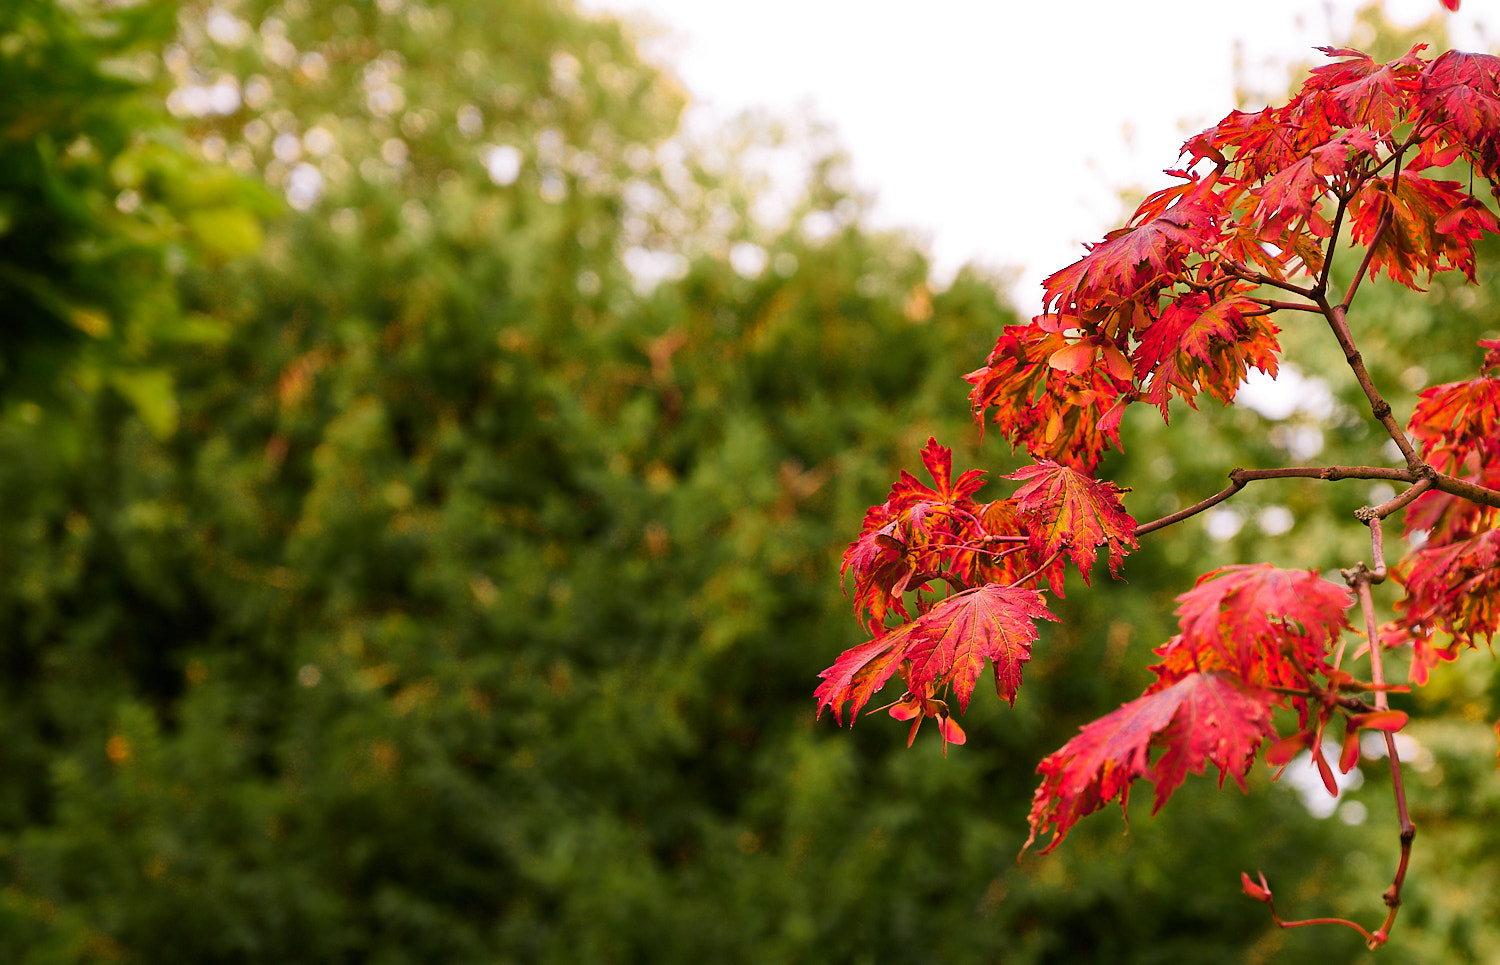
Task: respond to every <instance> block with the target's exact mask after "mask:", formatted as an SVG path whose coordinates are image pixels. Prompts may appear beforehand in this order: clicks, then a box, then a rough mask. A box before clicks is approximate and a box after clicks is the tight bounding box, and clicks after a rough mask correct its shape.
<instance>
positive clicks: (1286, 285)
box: [1224, 258, 1318, 301]
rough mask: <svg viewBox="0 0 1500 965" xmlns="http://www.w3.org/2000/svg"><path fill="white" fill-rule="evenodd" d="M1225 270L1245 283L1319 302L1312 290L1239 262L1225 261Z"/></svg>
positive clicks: (1226, 259)
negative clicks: (1249, 282) (1250, 282)
mask: <svg viewBox="0 0 1500 965" xmlns="http://www.w3.org/2000/svg"><path fill="white" fill-rule="evenodd" d="M1224 270H1225V271H1228V272H1230V273H1231V274H1233V275H1235V276H1237V277H1239V278H1243V279H1244V280H1245V281H1253V282H1255V283H1256V284H1257V285H1266V286H1268V287H1271V288H1279V289H1281V290H1282V291H1284V292H1291V293H1292V294H1293V295H1301V296H1302V297H1303V298H1306V299H1307V300H1308V301H1317V300H1318V299H1317V298H1316V297H1315V295H1316V293H1315V292H1314V291H1313V289H1311V288H1303V287H1302V286H1301V285H1294V284H1292V283H1291V282H1289V281H1282V280H1281V279H1280V278H1272V277H1271V276H1270V275H1267V274H1266V273H1265V272H1261V271H1256V270H1255V269H1253V268H1249V267H1247V266H1245V265H1242V264H1240V263H1239V262H1237V261H1231V260H1229V259H1228V258H1225V259H1224Z"/></svg>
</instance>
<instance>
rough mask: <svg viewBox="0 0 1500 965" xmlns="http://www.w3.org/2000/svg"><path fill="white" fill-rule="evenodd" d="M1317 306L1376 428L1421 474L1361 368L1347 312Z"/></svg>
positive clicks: (1321, 300) (1406, 442) (1422, 466)
mask: <svg viewBox="0 0 1500 965" xmlns="http://www.w3.org/2000/svg"><path fill="white" fill-rule="evenodd" d="M1317 300H1318V304H1319V305H1320V306H1321V307H1322V308H1323V316H1324V317H1325V318H1327V319H1328V325H1329V327H1330V328H1332V329H1333V337H1334V338H1336V339H1337V340H1338V343H1339V348H1341V349H1343V350H1344V361H1346V362H1348V363H1349V368H1350V369H1351V370H1353V372H1354V378H1355V379H1356V380H1357V381H1358V382H1359V387H1360V388H1361V389H1363V390H1364V393H1365V398H1366V399H1368V400H1369V401H1370V411H1371V413H1373V414H1374V416H1375V418H1376V419H1377V420H1379V422H1380V424H1381V425H1383V426H1385V431H1386V432H1387V433H1388V434H1389V435H1390V437H1391V439H1392V440H1393V441H1394V442H1395V443H1396V448H1398V449H1400V450H1401V455H1402V456H1404V457H1405V458H1406V465H1407V466H1408V467H1409V468H1411V469H1412V470H1413V471H1416V472H1422V471H1423V470H1424V469H1426V464H1425V463H1424V462H1423V461H1422V457H1421V456H1419V455H1417V451H1416V450H1415V449H1413V448H1412V444H1411V440H1410V439H1408V438H1406V433H1405V432H1403V431H1402V429H1401V426H1400V425H1399V424H1398V423H1397V422H1396V419H1395V417H1394V416H1392V415H1391V404H1390V403H1389V402H1387V401H1385V398H1384V397H1383V396H1382V395H1381V394H1380V390H1379V389H1377V388H1376V387H1375V383H1374V381H1373V380H1372V379H1371V378H1370V371H1369V370H1368V369H1366V368H1365V360H1364V357H1363V356H1361V355H1360V354H1359V348H1358V347H1357V346H1356V345H1355V344H1354V335H1353V334H1352V333H1351V332H1350V331H1349V321H1348V318H1347V317H1346V315H1347V311H1348V310H1347V309H1346V308H1345V307H1344V306H1343V305H1330V304H1328V299H1327V298H1325V297H1324V296H1322V295H1319V296H1318V299H1317Z"/></svg>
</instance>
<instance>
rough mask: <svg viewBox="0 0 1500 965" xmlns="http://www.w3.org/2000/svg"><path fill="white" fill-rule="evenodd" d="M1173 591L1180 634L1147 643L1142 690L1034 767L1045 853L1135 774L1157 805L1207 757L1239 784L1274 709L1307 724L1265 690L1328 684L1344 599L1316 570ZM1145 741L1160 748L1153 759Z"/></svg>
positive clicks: (1265, 568) (1037, 826)
mask: <svg viewBox="0 0 1500 965" xmlns="http://www.w3.org/2000/svg"><path fill="white" fill-rule="evenodd" d="M1177 600H1178V603H1179V604H1180V605H1179V606H1178V608H1177V614H1178V619H1179V624H1178V625H1179V629H1180V632H1179V633H1178V634H1177V635H1176V636H1174V637H1173V638H1172V639H1171V640H1169V641H1168V642H1167V643H1166V644H1165V645H1164V646H1162V647H1160V648H1158V649H1157V651H1156V652H1157V654H1158V655H1160V656H1161V657H1162V662H1161V663H1160V664H1158V665H1156V666H1155V667H1153V668H1151V669H1152V670H1153V671H1154V672H1155V674H1156V681H1155V682H1154V683H1152V685H1151V686H1150V687H1148V688H1147V690H1146V693H1145V694H1144V695H1143V696H1141V697H1139V698H1137V699H1136V700H1133V701H1131V702H1129V703H1127V704H1125V705H1123V706H1122V707H1120V709H1119V710H1116V711H1115V712H1114V713H1112V714H1109V715H1107V716H1105V717H1101V718H1099V719H1098V720H1096V721H1093V722H1092V723H1089V724H1086V725H1084V727H1083V728H1082V730H1081V731H1080V732H1079V734H1078V736H1077V737H1074V738H1073V739H1072V740H1071V741H1069V742H1068V743H1067V744H1065V745H1063V747H1062V748H1061V749H1060V750H1058V751H1056V752H1055V753H1053V754H1051V755H1049V756H1048V757H1047V758H1046V759H1045V760H1043V761H1042V763H1041V764H1040V765H1039V766H1038V768H1037V771H1038V773H1040V774H1041V775H1042V784H1041V786H1040V787H1039V788H1037V791H1036V796H1035V798H1034V800H1033V802H1032V808H1031V838H1030V839H1029V840H1028V841H1027V844H1028V845H1030V844H1031V843H1032V842H1033V841H1035V840H1036V838H1037V836H1038V835H1039V834H1046V833H1048V832H1049V831H1050V832H1051V833H1052V839H1051V841H1050V842H1049V843H1048V844H1047V846H1046V848H1045V849H1044V851H1050V850H1052V849H1053V848H1055V847H1056V846H1057V845H1058V844H1059V843H1060V842H1061V841H1062V839H1063V838H1064V837H1065V836H1066V835H1067V833H1068V829H1069V828H1071V827H1072V826H1073V825H1074V823H1076V822H1077V821H1078V819H1079V818H1081V817H1083V816H1084V815H1086V814H1089V813H1091V812H1093V811H1097V810H1098V809H1099V808H1101V807H1103V806H1104V804H1106V803H1107V802H1109V801H1112V800H1117V799H1118V800H1119V801H1120V803H1121V805H1122V806H1123V805H1124V804H1125V803H1126V801H1127V800H1128V797H1129V793H1130V785H1131V784H1132V783H1133V782H1134V781H1135V780H1136V779H1137V778H1145V779H1146V780H1148V781H1150V782H1151V783H1153V784H1155V785H1156V805H1155V809H1160V808H1161V806H1162V805H1163V804H1165V803H1166V801H1167V799H1168V798H1169V797H1171V796H1172V792H1173V791H1175V790H1176V789H1177V787H1178V786H1179V785H1180V784H1181V783H1182V781H1183V778H1184V777H1185V776H1186V775H1187V773H1188V772H1189V771H1191V772H1193V773H1194V774H1202V773H1204V771H1205V770H1206V769H1207V766H1208V765H1209V764H1213V765H1214V766H1215V767H1217V768H1218V769H1219V783H1220V784H1221V785H1222V784H1223V782H1224V778H1226V777H1232V778H1234V780H1235V782H1236V783H1237V784H1239V785H1240V786H1241V788H1243V787H1244V778H1245V774H1246V773H1247V772H1248V771H1249V769H1250V765H1251V764H1252V763H1253V762H1254V760H1255V754H1256V752H1257V751H1258V750H1259V748H1260V745H1261V743H1262V741H1263V740H1265V739H1267V738H1270V737H1273V736H1274V731H1273V730H1272V728H1271V712H1272V709H1273V708H1275V707H1280V706H1289V705H1290V706H1294V707H1296V708H1297V710H1298V713H1299V717H1300V719H1301V721H1302V725H1303V732H1307V731H1308V729H1309V727H1310V721H1309V717H1310V716H1311V714H1310V709H1309V706H1308V700H1307V698H1306V697H1300V696H1291V697H1288V696H1285V695H1284V694H1283V693H1281V692H1280V690H1277V689H1271V688H1280V689H1281V690H1284V689H1295V690H1300V691H1303V692H1306V691H1307V690H1308V689H1309V688H1310V687H1317V688H1318V689H1322V690H1330V691H1331V690H1336V689H1337V682H1338V680H1339V679H1340V678H1339V672H1338V671H1337V670H1335V668H1334V667H1333V665H1332V664H1331V662H1330V654H1331V653H1332V648H1333V646H1334V644H1335V643H1336V641H1337V640H1338V637H1339V634H1340V633H1341V632H1342V631H1343V630H1344V629H1346V628H1348V626H1349V624H1348V620H1347V618H1346V617H1345V611H1347V610H1348V608H1349V607H1350V606H1351V605H1352V604H1353V598H1352V597H1351V596H1350V594H1349V591H1348V590H1346V589H1345V588H1343V587H1341V586H1336V585H1334V584H1332V583H1329V582H1327V581H1325V580H1323V579H1322V578H1320V577H1319V576H1318V574H1317V572H1316V571H1301V570H1280V569H1277V568H1275V567H1273V566H1272V565H1271V564H1269V563H1262V564H1258V565H1254V566H1230V567H1225V568H1224V569H1220V570H1215V571H1214V572H1212V573H1209V574H1207V575H1206V576H1204V577H1202V578H1201V579H1200V580H1199V581H1198V584H1197V585H1196V586H1195V587H1194V588H1193V589H1192V590H1189V591H1188V592H1187V593H1184V594H1183V595H1182V596H1180V597H1178V598H1177ZM1317 716H1320V717H1321V716H1323V713H1322V711H1321V708H1320V709H1319V711H1318V713H1317ZM1325 721H1326V718H1325ZM1364 726H1372V725H1369V724H1366V725H1364ZM1316 730H1317V732H1318V733H1321V725H1318V726H1317V727H1316ZM1152 748H1160V750H1161V754H1160V755H1159V756H1158V757H1157V759H1156V762H1155V763H1154V764H1153V763H1151V762H1150V751H1151V749H1152ZM1319 759H1321V758H1319ZM1325 766H1326V765H1325ZM1155 809H1153V813H1154V810H1155Z"/></svg>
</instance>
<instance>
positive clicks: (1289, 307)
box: [1241, 295, 1323, 318]
mask: <svg viewBox="0 0 1500 965" xmlns="http://www.w3.org/2000/svg"><path fill="white" fill-rule="evenodd" d="M1246 297H1248V298H1249V299H1250V300H1251V301H1252V302H1255V303H1256V304H1258V305H1264V306H1266V308H1265V311H1261V312H1242V313H1241V315H1242V316H1243V317H1245V318H1255V317H1257V316H1260V315H1270V314H1271V313H1273V312H1279V311H1283V310H1284V311H1289V312H1312V313H1313V314H1314V315H1321V314H1323V310H1322V309H1321V308H1319V307H1318V306H1316V305H1313V304H1311V303H1304V302H1283V301H1278V300H1276V299H1274V298H1256V297H1255V296H1254V295H1248V296H1246Z"/></svg>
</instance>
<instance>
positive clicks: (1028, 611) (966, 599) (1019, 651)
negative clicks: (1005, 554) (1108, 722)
mask: <svg viewBox="0 0 1500 965" xmlns="http://www.w3.org/2000/svg"><path fill="white" fill-rule="evenodd" d="M1039 619H1045V620H1055V619H1057V618H1056V617H1054V616H1053V615H1052V614H1051V613H1050V612H1049V611H1048V610H1047V607H1046V605H1045V604H1044V603H1043V602H1042V597H1041V594H1039V593H1037V592H1036V591H1035V590H1031V589H1027V588H1025V587H1011V586H1001V585H999V584H990V585H987V586H981V587H977V588H976V589H973V590H966V591H964V592H962V593H955V594H954V595H952V596H950V597H948V598H947V599H946V600H943V601H942V602H940V603H938V604H936V605H934V606H933V607H932V608H931V609H930V610H928V611H927V612H926V613H924V614H923V615H922V616H920V617H918V618H917V619H916V620H913V621H912V622H910V623H906V624H903V625H902V626H900V627H897V628H895V629H893V630H889V631H886V632H885V633H882V634H881V635H880V636H878V637H876V638H875V639H874V640H871V641H869V642H867V643H863V644H860V645H859V646H857V647H852V648H850V649H849V650H846V651H844V653H843V654H842V655H841V656H840V657H839V659H838V660H837V661H835V662H834V664H833V666H832V667H829V668H828V669H827V670H825V671H823V672H822V674H820V676H821V677H822V678H823V683H822V684H820V685H819V686H818V689H817V691H816V692H815V693H814V695H813V696H814V697H815V698H816V699H817V701H818V713H819V714H820V715H821V714H822V712H823V711H824V710H825V709H827V708H829V707H831V708H833V714H834V719H835V720H837V721H838V722H839V723H843V707H844V705H845V703H848V705H849V708H850V710H849V721H850V723H851V724H852V723H853V722H854V720H855V718H856V717H858V715H859V711H860V709H861V708H862V707H864V705H865V704H866V703H868V701H869V699H870V697H871V696H872V695H874V694H875V693H876V692H877V691H879V690H880V688H881V687H884V686H885V684H886V682H887V681H889V680H890V678H891V677H892V676H893V675H894V674H896V672H897V671H898V669H900V668H901V667H902V666H903V665H905V666H907V667H908V669H907V670H906V671H905V672H904V674H903V675H904V677H905V679H906V683H907V689H908V692H909V693H913V694H919V695H924V696H925V695H929V694H932V693H936V692H938V691H940V690H944V689H946V688H950V687H951V688H952V690H953V692H954V694H955V695H956V696H957V697H958V700H959V707H960V709H965V708H967V707H968V702H969V697H970V695H971V694H973V692H974V686H975V684H976V683H977V681H978V679H979V675H980V674H981V673H982V672H983V670H984V664H985V661H986V660H988V661H989V662H990V663H991V664H992V665H993V666H994V668H995V687H996V690H997V692H998V693H999V694H1000V696H1002V697H1004V698H1006V699H1007V700H1010V701H1012V702H1014V700H1015V696H1016V690H1017V689H1018V688H1019V687H1020V685H1021V668H1022V666H1024V665H1025V663H1026V662H1027V661H1028V660H1030V659H1031V644H1032V643H1033V642H1034V641H1035V640H1036V623H1035V621H1037V620H1039Z"/></svg>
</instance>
